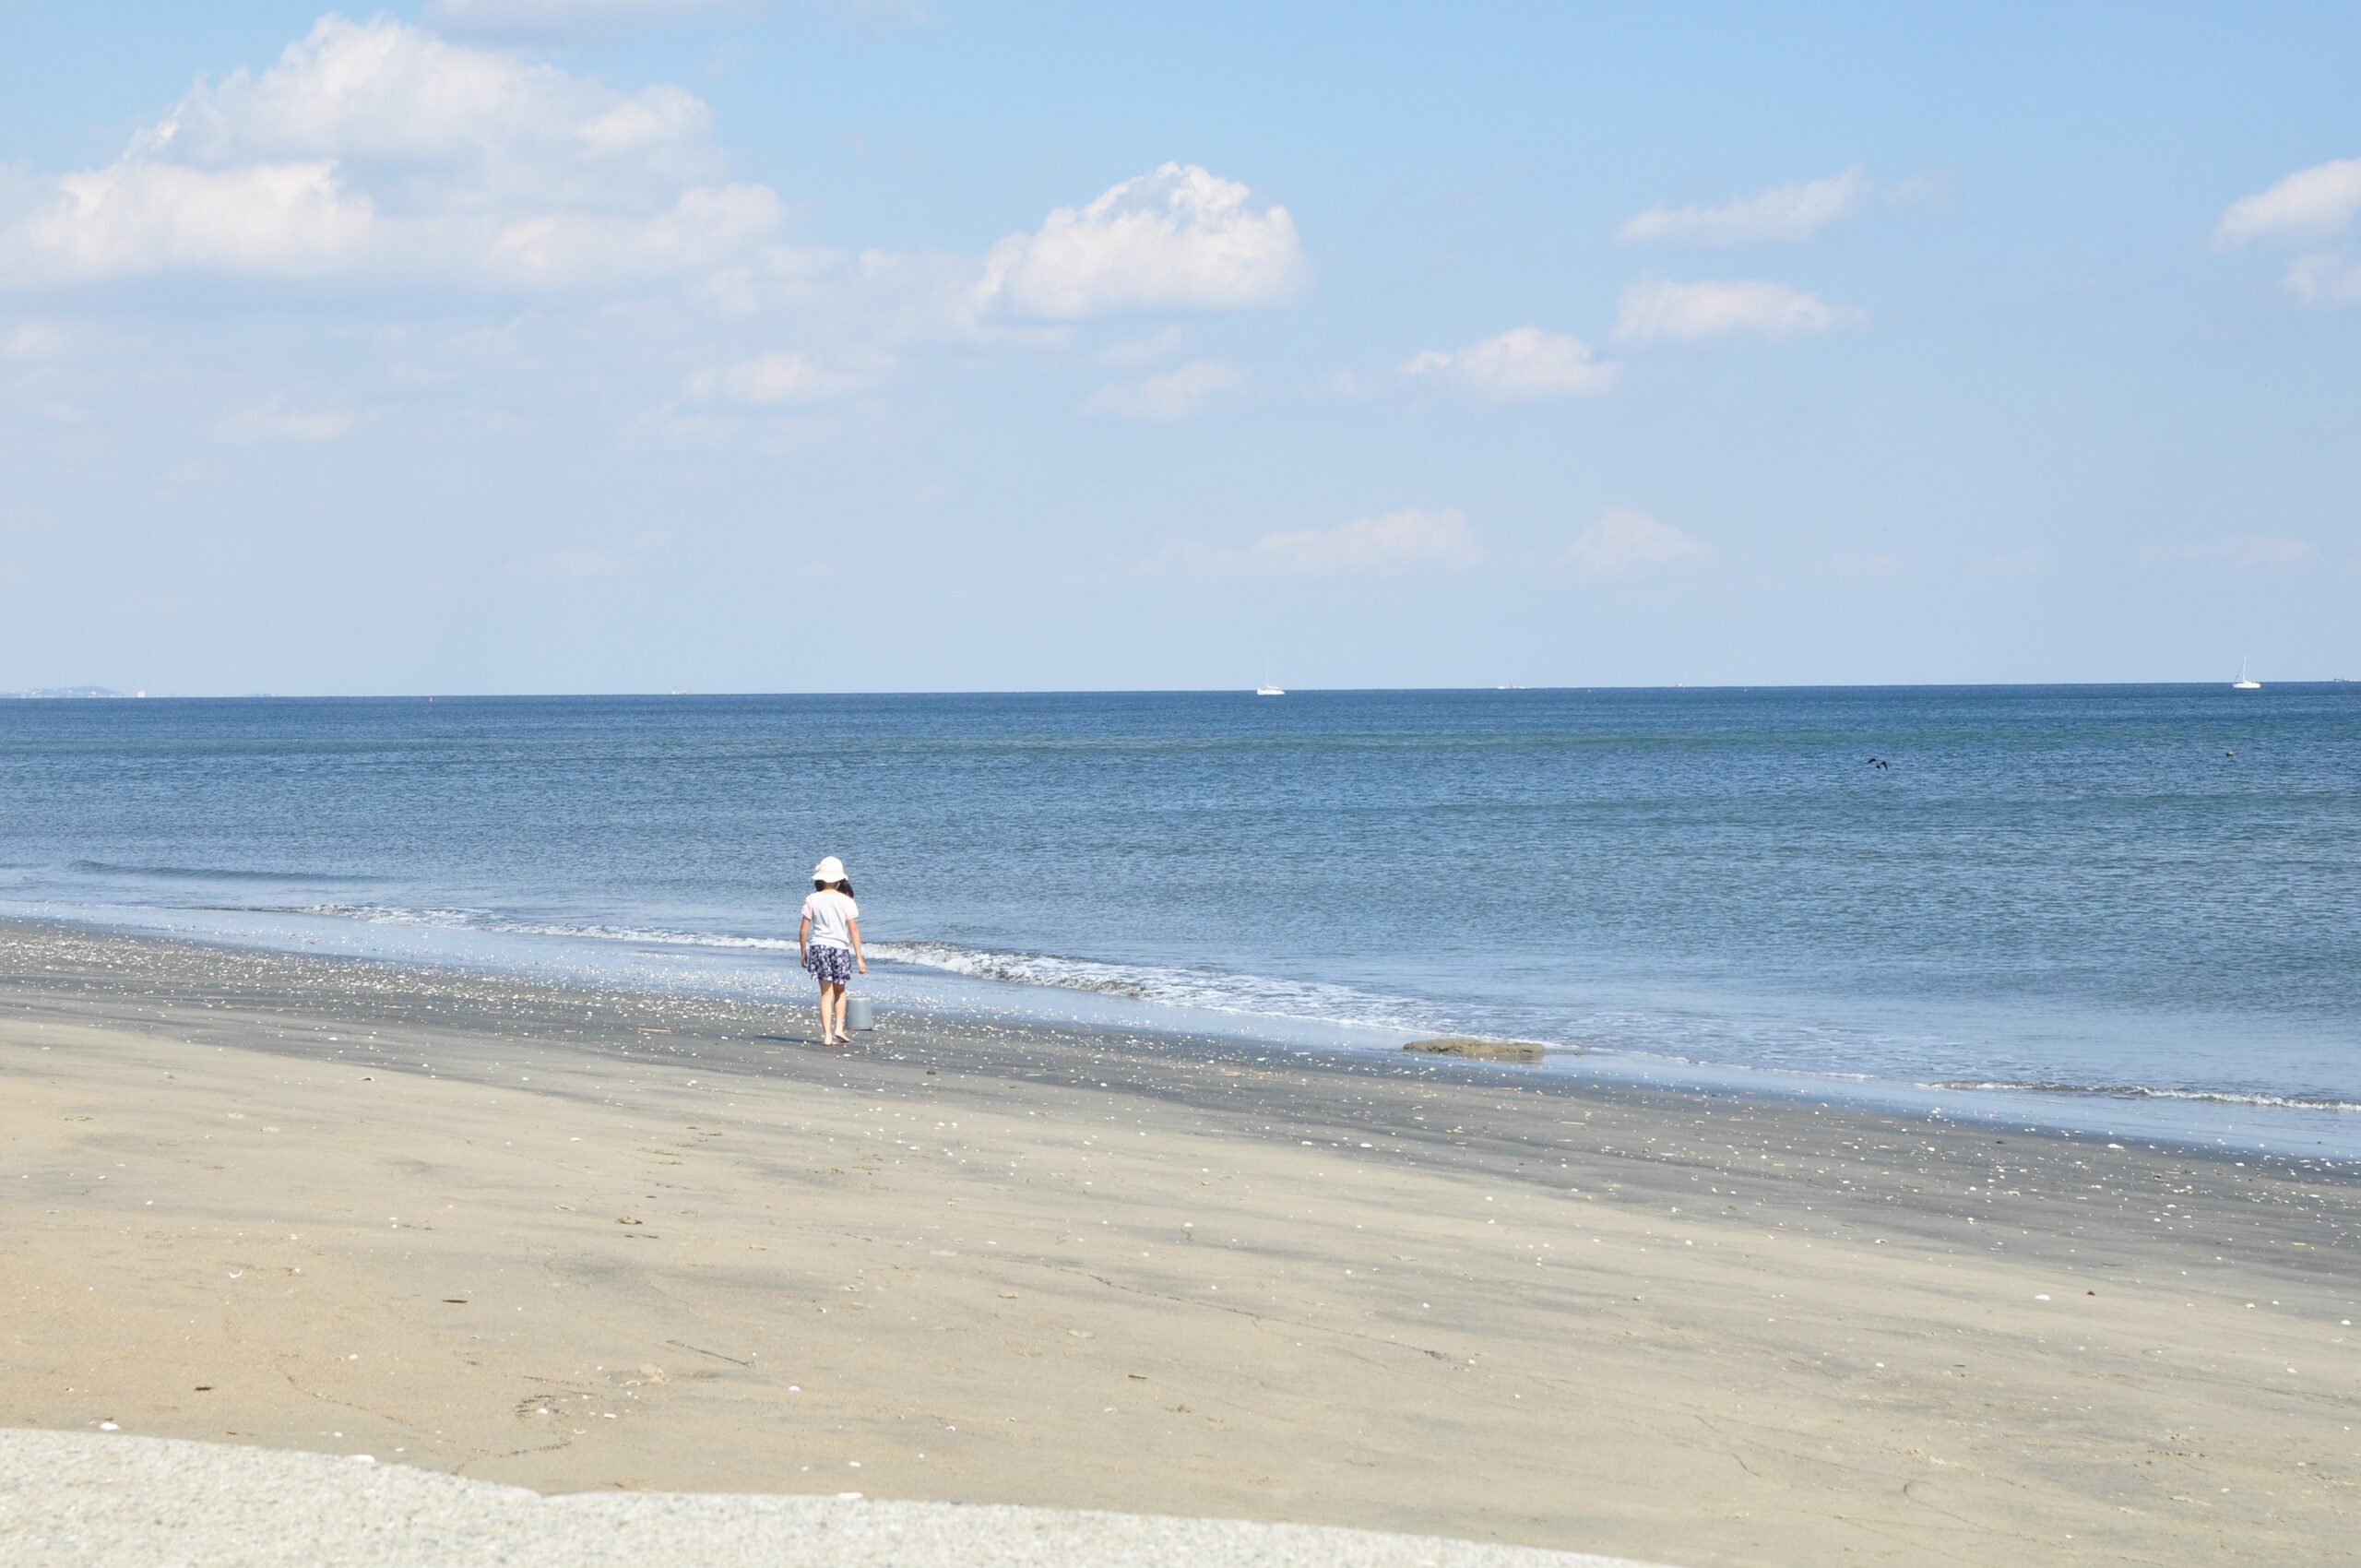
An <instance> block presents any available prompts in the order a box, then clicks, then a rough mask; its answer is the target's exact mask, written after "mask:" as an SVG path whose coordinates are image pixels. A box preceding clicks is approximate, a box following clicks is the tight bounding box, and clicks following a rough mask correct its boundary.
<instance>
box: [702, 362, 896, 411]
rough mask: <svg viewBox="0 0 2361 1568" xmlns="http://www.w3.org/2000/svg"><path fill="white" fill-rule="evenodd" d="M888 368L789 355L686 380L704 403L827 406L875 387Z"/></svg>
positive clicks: (726, 367) (883, 364)
mask: <svg viewBox="0 0 2361 1568" xmlns="http://www.w3.org/2000/svg"><path fill="white" fill-rule="evenodd" d="M891 364H892V362H891V361H890V360H887V359H885V358H884V357H883V356H880V355H867V356H863V357H862V359H861V361H860V362H859V363H856V364H849V365H847V364H830V363H827V362H823V361H821V360H819V359H816V358H814V357H813V356H812V355H810V354H804V353H797V352H794V351H791V350H789V351H784V352H780V353H775V354H759V355H756V356H755V357H754V358H753V359H747V360H740V361H737V362H734V363H731V364H725V365H715V366H712V367H711V368H709V369H706V370H701V371H698V372H697V373H696V374H694V375H692V376H690V377H689V392H690V394H691V395H692V396H694V397H696V398H701V399H703V400H704V401H706V402H713V403H734V404H738V405H741V406H742V407H747V408H758V409H776V408H785V407H789V406H792V405H797V404H809V403H825V402H828V401H830V400H832V399H834V398H842V397H846V396H848V395H850V394H852V393H856V392H861V391H865V390H867V389H868V388H869V387H871V386H875V385H876V383H877V379H878V377H879V375H880V374H883V373H884V371H885V370H887V369H889V368H891Z"/></svg>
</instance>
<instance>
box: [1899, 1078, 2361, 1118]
mask: <svg viewBox="0 0 2361 1568" xmlns="http://www.w3.org/2000/svg"><path fill="white" fill-rule="evenodd" d="M1928 1087H1930V1088H1938V1089H1999V1090H2006V1091H2011V1092H2014V1093H2018V1094H2073V1095H2096V1096H2101V1097H2104V1098H2106V1099H2189V1100H2201V1101H2203V1102H2205V1103H2207V1104H2210V1105H2255V1106H2264V1107H2268V1108H2270V1109H2272V1110H2274V1111H2361V1104H2355V1102H2354V1101H2352V1100H2348V1099H2329V1098H2328V1097H2326V1096H2316V1095H2301V1094H2260V1093H2249V1092H2246V1091H2243V1090H2237V1089H2189V1088H2170V1087H2163V1086H2159V1085H2152V1084H2069V1083H2061V1082H2058V1081H2056V1080H2054V1079H2042V1078H1945V1079H1942V1080H1940V1082H1937V1083H1934V1084H1930V1085H1928Z"/></svg>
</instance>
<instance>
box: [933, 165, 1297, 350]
mask: <svg viewBox="0 0 2361 1568" xmlns="http://www.w3.org/2000/svg"><path fill="white" fill-rule="evenodd" d="M1304 272H1305V265H1304V260H1303V252H1302V247H1301V246H1300V245H1299V244H1298V243H1297V240H1296V232H1295V220H1293V219H1291V218H1289V217H1288V216H1287V208H1284V207H1279V206H1276V205H1274V204H1272V203H1268V202H1263V203H1258V202H1256V201H1255V200H1254V199H1253V193H1252V191H1250V190H1248V189H1247V188H1246V187H1245V186H1244V185H1241V184H1238V183H1237V182H1236V181H1233V180H1225V179H1222V178H1221V177H1219V176H1218V175H1216V174H1212V173H1208V172H1206V171H1205V170H1204V169H1201V168H1199V167H1198V166H1197V165H1195V164H1193V163H1192V164H1187V165H1183V164H1180V163H1167V164H1165V165H1163V166H1162V167H1160V168H1158V169H1157V170H1156V171H1155V172H1153V173H1148V174H1141V175H1138V176H1136V177H1135V178H1133V179H1129V180H1125V181H1124V182H1123V183H1122V184H1119V185H1117V186H1115V187H1114V188H1113V189H1111V190H1109V191H1108V192H1107V193H1106V194H1105V195H1103V196H1099V197H1098V198H1097V200H1096V201H1093V202H1091V203H1090V204H1089V205H1088V206H1087V207H1084V208H1078V209H1077V208H1071V207H1061V208H1057V209H1056V210H1055V211H1053V212H1051V213H1050V215H1049V217H1048V218H1046V219H1044V220H1042V223H1041V226H1040V227H1039V228H1038V229H1037V230H1035V231H1034V232H1031V233H1029V234H1011V235H1010V236H1009V237H1008V238H1006V239H1004V240H1003V241H1001V242H1000V243H999V244H996V245H994V246H993V247H992V248H991V252H990V254H989V255H986V257H985V260H984V276H983V279H982V282H981V283H980V284H979V289H978V298H979V302H980V303H983V304H984V305H985V306H987V307H988V308H993V309H998V310H1002V311H1005V312H1008V313H1010V314H1013V315H1026V316H1036V317H1043V318H1048V319H1051V320H1064V321H1071V320H1079V319H1081V318H1083V317H1086V316H1096V315H1116V314H1119V313H1121V312H1126V311H1155V310H1236V309H1240V308H1242V307H1245V306H1250V305H1263V304H1269V303H1274V302H1275V301H1277V300H1280V299H1283V298H1285V297H1286V296H1287V294H1288V293H1290V292H1292V291H1294V290H1295V289H1296V287H1297V286H1298V285H1299V284H1300V283H1301V281H1302V279H1303V276H1304Z"/></svg>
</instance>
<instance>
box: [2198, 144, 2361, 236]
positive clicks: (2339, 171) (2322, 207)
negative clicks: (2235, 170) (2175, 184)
mask: <svg viewBox="0 0 2361 1568" xmlns="http://www.w3.org/2000/svg"><path fill="white" fill-rule="evenodd" d="M2356 212H2361V158H2340V159H2336V160H2331V161H2330V162H2327V163H2316V164H2314V165H2313V166H2312V167H2311V168H2309V169H2299V170H2297V171H2296V172H2295V173H2293V174H2290V175H2288V176H2287V177H2286V178H2285V179H2284V180H2281V181H2280V182H2279V183H2278V184H2274V185H2272V187H2271V188H2270V189H2269V190H2263V191H2257V192H2256V193H2255V194H2254V195H2252V196H2240V197H2239V198H2238V199H2237V200H2236V201H2234V202H2232V203H2231V204H2230V205H2229V206H2228V207H2226V208H2223V210H2222V219H2221V221H2220V222H2219V223H2217V224H2215V225H2214V228H2213V237H2214V239H2215V241H2216V242H2217V243H2219V244H2225V245H2242V244H2246V243H2247V242H2248V241H2249V240H2260V239H2284V238H2290V237H2293V238H2298V239H2301V238H2316V237H2318V236H2319V235H2322V234H2328V233H2332V232H2335V231H2337V230H2339V229H2341V228H2343V226H2344V225H2345V224H2347V223H2348V222H2350V221H2352V219H2353V215H2354V214H2355V213H2356Z"/></svg>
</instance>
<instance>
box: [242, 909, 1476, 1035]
mask: <svg viewBox="0 0 2361 1568" xmlns="http://www.w3.org/2000/svg"><path fill="white" fill-rule="evenodd" d="M269 912H274V913H285V914H303V915H318V916H325V917H327V918H331V919H338V920H357V921H369V922H371V923H373V924H378V925H407V926H425V927H432V928H439V929H444V930H452V931H479V932H497V933H501V934H506V935H515V936H546V937H559V938H567V939H573V940H577V941H595V942H620V943H631V944H641V945H652V946H668V947H695V948H718V949H725V950H738V951H746V952H762V953H793V952H795V951H796V943H795V941H794V940H793V939H792V938H782V937H774V936H739V935H733V934H730V933H727V932H694V931H673V930H667V929H664V928H661V927H653V926H634V925H602V924H596V923H581V924H575V923H564V922H554V921H533V920H524V919H519V918H516V917H514V916H507V915H499V914H494V913H492V912H490V911H488V910H482V909H404V908H398V907H394V906H386V905H370V904H310V905H305V906H303V907H302V908H300V909H279V910H273V911H269ZM866 951H867V954H868V956H870V957H872V958H876V959H880V960H883V961H884V962H886V963H892V964H908V965H910V966H912V967H914V968H924V969H934V970H937V971H940V972H942V973H945V974H953V975H960V976H964V977H966V978H967V979H970V980H996V981H1001V982H1003V983H1006V984H1012V985H1032V986H1046V987H1050V988H1054V989H1057V990H1063V991H1086V992H1096V993H1097V994H1099V995H1102V996H1120V997H1123V998H1125V999H1127V1000H1130V1001H1134V1002H1142V1003H1147V1004H1155V1005H1161V1006H1173V1007H1189V1008H1194V1009H1197V1010H1199V1011H1204V1012H1216V1013H1234V1014H1240V1015H1244V1016H1259V1017H1277V1018H1290V1019H1296V1020H1300V1021H1303V1022H1309V1023H1322V1024H1337V1025H1345V1026H1348V1027H1360V1028H1382V1029H1409V1030H1419V1029H1437V1028H1447V1027H1450V1026H1449V1024H1448V1021H1447V1020H1443V1019H1441V1018H1439V1017H1436V1016H1431V1015H1430V1013H1428V1012H1427V1010H1425V1009H1422V1008H1421V1007H1420V1006H1419V1005H1418V1004H1416V1003H1414V1002H1411V1001H1408V1000H1406V999H1405V998H1401V997H1393V996H1385V995H1382V994H1379V993H1377V992H1369V991H1362V990H1359V989H1358V988H1356V987H1352V986H1343V985H1330V984H1323V983H1320V982H1317V981H1306V980H1275V979H1272V978H1270V977H1267V976H1260V975H1238V974H1228V973H1224V972H1221V971H1218V970H1214V969H1202V968H1180V967H1175V966H1166V965H1155V964H1118V963H1108V962H1103V961H1101V960H1098V959H1093V958H1071V957H1063V956H1057V955H1054V954H1046V953H1015V952H1004V951H997V950H993V949H990V948H979V947H965V946H961V945H959V944H955V943H949V942H924V941H920V942H872V943H869V944H866Z"/></svg>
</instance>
